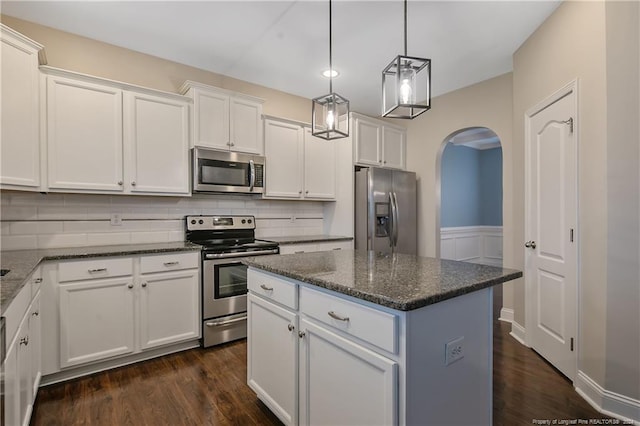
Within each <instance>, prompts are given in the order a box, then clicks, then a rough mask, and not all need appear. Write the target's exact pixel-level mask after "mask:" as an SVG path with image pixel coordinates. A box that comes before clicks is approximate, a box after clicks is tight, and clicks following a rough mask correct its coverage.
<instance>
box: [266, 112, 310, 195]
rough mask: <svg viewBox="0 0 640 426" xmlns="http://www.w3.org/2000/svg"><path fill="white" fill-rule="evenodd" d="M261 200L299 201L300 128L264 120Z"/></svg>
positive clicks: (301, 145) (300, 183) (301, 160)
mask: <svg viewBox="0 0 640 426" xmlns="http://www.w3.org/2000/svg"><path fill="white" fill-rule="evenodd" d="M264 126H265V139H264V143H265V155H266V157H267V164H266V168H265V174H266V176H265V185H266V188H265V196H267V197H275V198H302V186H303V185H302V163H303V158H302V149H303V141H302V138H303V133H302V127H300V126H298V125H295V124H290V123H285V122H280V121H275V120H265V122H264Z"/></svg>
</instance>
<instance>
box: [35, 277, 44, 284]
mask: <svg viewBox="0 0 640 426" xmlns="http://www.w3.org/2000/svg"><path fill="white" fill-rule="evenodd" d="M34 282H35V283H36V284H40V283H41V282H42V278H36V279H35V281H34Z"/></svg>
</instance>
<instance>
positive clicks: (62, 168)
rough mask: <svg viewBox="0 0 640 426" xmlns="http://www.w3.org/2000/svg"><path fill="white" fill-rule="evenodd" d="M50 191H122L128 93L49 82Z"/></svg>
mask: <svg viewBox="0 0 640 426" xmlns="http://www.w3.org/2000/svg"><path fill="white" fill-rule="evenodd" d="M47 149H48V153H47V157H48V186H49V188H51V189H84V190H94V191H109V192H120V191H122V190H123V185H122V183H123V175H122V91H121V90H120V89H115V88H113V87H108V86H103V85H98V84H92V83H85V82H80V81H76V80H72V79H68V78H63V77H53V76H49V77H48V78H47Z"/></svg>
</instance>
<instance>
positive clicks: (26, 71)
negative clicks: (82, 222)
mask: <svg viewBox="0 0 640 426" xmlns="http://www.w3.org/2000/svg"><path fill="white" fill-rule="evenodd" d="M38 51H39V48H38V47H37V46H36V45H35V44H31V43H28V42H27V41H26V39H24V38H20V37H18V35H17V34H13V33H12V32H11V31H9V30H7V29H6V28H4V27H3V28H2V49H1V52H2V59H1V63H2V72H1V73H0V77H1V80H2V81H1V83H0V87H2V118H1V125H0V128H1V134H2V136H1V139H2V144H0V150H1V151H0V162H1V164H0V183H1V184H2V185H3V187H5V186H6V185H11V186H13V185H15V186H17V187H19V188H20V189H28V190H37V189H38V187H39V186H40V114H39V98H40V93H39V72H38ZM11 186H9V188H11Z"/></svg>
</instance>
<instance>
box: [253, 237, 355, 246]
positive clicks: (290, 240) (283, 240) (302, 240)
mask: <svg viewBox="0 0 640 426" xmlns="http://www.w3.org/2000/svg"><path fill="white" fill-rule="evenodd" d="M260 239H261V240H265V241H273V242H276V243H278V244H280V245H286V244H308V243H325V242H330V241H351V240H353V237H345V236H342V235H301V236H290V237H286V236H285V237H265V238H260Z"/></svg>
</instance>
